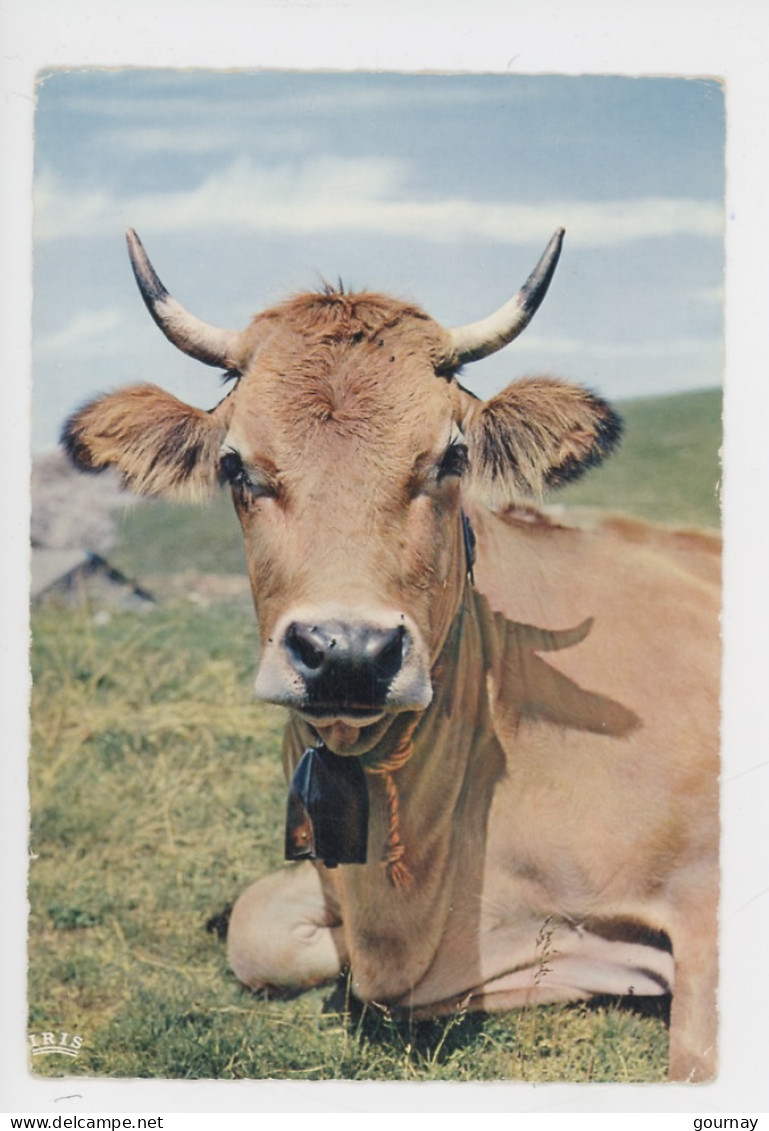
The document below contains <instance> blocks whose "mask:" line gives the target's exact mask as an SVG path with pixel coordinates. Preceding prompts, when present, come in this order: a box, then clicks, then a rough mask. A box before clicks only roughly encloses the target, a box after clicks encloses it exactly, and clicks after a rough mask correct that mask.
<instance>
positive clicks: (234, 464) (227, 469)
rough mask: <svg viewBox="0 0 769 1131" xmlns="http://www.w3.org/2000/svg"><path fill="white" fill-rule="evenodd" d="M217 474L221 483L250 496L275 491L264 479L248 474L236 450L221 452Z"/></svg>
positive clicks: (270, 493)
mask: <svg viewBox="0 0 769 1131" xmlns="http://www.w3.org/2000/svg"><path fill="white" fill-rule="evenodd" d="M219 475H220V478H221V481H222V482H223V483H229V484H230V486H231V487H234V488H235V489H236V490H238V491H242V492H243V493H244V494H247V495H250V496H252V497H264V496H266V495H273V494H274V493H275V491H274V487H273V486H272V484H271V483H269V482H268V481H267V480H266V479H265V480H262V479H258V478H254V477H253V476H252V475H250V474H249V472H248V469H247V468H246V466H245V464H244V463H243V460H242V459H241V457H240V455H239V454H238V453H237V452H236V451H229V452H225V453H224V454H223V456H222V457H221V459H220V460H219Z"/></svg>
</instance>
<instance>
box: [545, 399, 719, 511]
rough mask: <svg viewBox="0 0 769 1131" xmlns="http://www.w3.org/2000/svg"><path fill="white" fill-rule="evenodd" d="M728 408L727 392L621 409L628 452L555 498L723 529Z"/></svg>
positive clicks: (626, 405) (622, 449)
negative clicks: (724, 419)
mask: <svg viewBox="0 0 769 1131" xmlns="http://www.w3.org/2000/svg"><path fill="white" fill-rule="evenodd" d="M721 405H722V393H721V390H720V389H706V390H703V391H702V392H696V393H680V394H677V395H675V396H670V397H647V398H643V399H639V400H633V401H625V402H623V403H622V404H619V405H617V409H618V411H619V412H620V414H621V416H622V418H623V420H624V422H625V434H624V437H623V440H622V444H621V446H620V448H619V449H618V451H617V452H616V453H615V454H614V455H613V456H612V457H611V459H610V460H609V461H608V462H607V463H605V464H604V465H603V466H602V467H598V468H595V469H594V470H593V471H591V472H589V473H588V474H587V475H585V477H584V478H583V479H581V480H580V481H579V482H578V483H575V484H574V485H573V486H572V487H568V488H566V489H565V490H563V491H560V492H559V493H558V495H557V496H553V501H556V500H557V501H558V502H559V503H564V504H567V505H571V506H596V507H604V508H606V509H608V510H619V511H625V512H627V513H629V514H634V515H638V516H639V517H640V518H647V519H651V520H653V521H655V522H665V523H675V524H681V525H692V526H720V524H721V514H720V505H719V499H718V489H719V484H720V481H721V468H720V457H719V452H720V448H721V437H722V431H721Z"/></svg>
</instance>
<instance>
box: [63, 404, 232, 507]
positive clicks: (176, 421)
mask: <svg viewBox="0 0 769 1131" xmlns="http://www.w3.org/2000/svg"><path fill="white" fill-rule="evenodd" d="M226 404H227V398H225V400H224V401H222V402H221V403H220V404H219V405H217V407H216V408H215V409H214V410H213V411H212V412H204V411H203V410H202V409H198V408H193V407H191V406H190V405H187V404H184V402H183V401H180V400H177V398H176V397H173V396H171V394H170V393H166V392H164V390H163V389H159V388H158V387H157V386H155V385H134V386H131V387H130V388H127V389H120V390H119V391H118V392H116V393H110V394H109V395H107V396H104V397H99V398H98V399H97V400H95V401H91V402H90V403H89V404H87V405H85V407H84V408H81V409H80V410H79V411H78V412H76V413H74V415H73V416H71V417H70V419H69V420H68V421H67V422H66V424H65V425H64V428H63V429H62V434H61V442H62V444H63V446H64V448H65V450H66V452H67V454H68V455H69V457H70V459H71V460H72V462H73V463H74V464H75V466H76V467H78V468H79V469H80V470H81V471H103V470H104V469H105V468H107V467H115V468H117V470H118V471H119V472H120V473H121V475H122V476H123V482H124V484H125V486H126V487H129V488H130V489H131V490H132V491H136V492H137V493H138V494H141V495H155V496H159V497H163V498H167V499H188V500H192V501H195V500H199V499H201V498H203V497H204V496H205V495H207V494H210V493H211V492H212V491H213V490H214V489H215V488H216V487H217V486H218V478H217V476H218V464H219V449H220V447H221V444H222V441H223V440H224V437H225V435H226V431H227V417H228V415H229V412H228V410H226V409H225V408H224V406H225V405H226Z"/></svg>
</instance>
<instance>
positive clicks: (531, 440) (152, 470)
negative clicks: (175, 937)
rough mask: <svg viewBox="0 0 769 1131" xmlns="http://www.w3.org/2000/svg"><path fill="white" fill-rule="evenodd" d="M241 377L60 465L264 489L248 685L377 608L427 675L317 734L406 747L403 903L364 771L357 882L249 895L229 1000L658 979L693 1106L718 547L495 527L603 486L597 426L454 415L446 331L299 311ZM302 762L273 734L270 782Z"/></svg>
mask: <svg viewBox="0 0 769 1131" xmlns="http://www.w3.org/2000/svg"><path fill="white" fill-rule="evenodd" d="M240 352H241V355H242V357H243V372H242V376H241V377H240V380H239V382H238V384H237V386H236V387H235V388H234V389H233V390H232V391H231V392H230V394H229V395H228V397H227V398H226V399H225V400H224V401H223V402H222V403H221V404H220V405H219V406H218V407H217V408H216V409H215V410H214V411H213V412H212V413H208V414H207V413H203V412H201V411H200V410H198V409H193V408H189V407H187V406H185V405H183V404H181V403H180V402H179V401H177V400H175V399H174V398H171V397H169V396H168V395H167V394H165V393H162V392H161V391H160V390H157V389H152V388H150V387H147V386H142V387H139V388H136V389H129V390H124V391H122V392H118V393H115V394H113V395H111V396H108V397H106V398H103V399H101V400H100V401H97V402H95V403H94V404H92V405H90V406H87V407H86V408H85V409H83V410H81V411H80V412H79V413H77V414H76V415H75V416H74V417H73V419H72V420H71V421H70V422H69V425H68V426H67V429H66V433H65V441H66V443H67V445H68V447H69V449H70V451H71V453H72V454H73V457H74V458H75V459H76V461H77V462H79V463H80V464H81V466H84V467H87V468H91V469H99V468H100V467H103V466H106V465H108V464H113V465H115V466H117V467H118V468H119V469H120V471H121V472H122V474H123V476H124V478H125V480H126V482H127V483H128V484H129V485H130V486H132V487H134V488H135V489H137V490H142V491H145V492H147V493H151V494H165V495H168V496H169V497H174V496H180V495H184V494H194V493H195V492H205V491H207V490H210V489H211V488H212V487H213V486H214V484H215V483H216V482H217V481H218V478H219V466H220V460H219V452H220V449H221V451H222V452H223V453H227V452H231V453H237V457H238V459H239V460H240V461H241V462H242V466H243V468H244V469H245V470H246V471H247V472H248V473H249V475H250V477H251V478H250V480H249V482H252V483H253V482H258V483H261V484H264V483H267V484H269V488H270V489H269V492H268V493H266V494H265V493H264V492H255V491H253V490H250V489H247V488H246V487H244V486H243V485H242V484H241V482H240V480H237V481H236V482H235V486H234V488H233V494H234V497H235V503H236V506H237V509H238V513H239V516H240V520H241V524H242V526H243V531H244V538H245V544H246V553H247V559H248V564H249V571H250V575H251V580H252V588H253V592H254V599H255V603H256V608H257V614H258V619H259V625H260V632H261V635H262V639H263V642H264V645H265V647H264V653H263V658H262V669H264V668H267V669H269V668H270V665H273V667H274V668H275V672H278V675H279V663H280V655H279V652H280V648H279V644H280V631H279V630H280V627H281V624H282V623H284V622H285V619H286V617H290V616H293V615H296V614H294V612H293V610H295V609H302V610H309V613H308V615H312V611H313V610H315V609H320V610H326V609H328V608H330V607H333V608H334V609H335V610H341V612H340V613H339V615H340V616H341V615H343V614H344V611H345V610H355V613H356V615H360V611H361V610H362V609H363V610H371V615H372V616H378V615H380V613H381V611H382V610H385V611H387V610H395V611H399V615H401V616H407V617H408V618H409V624H411V625H413V626H414V627H413V633H412V638H413V639H412V643H413V647H414V649H416V648H417V647H420V648H423V650H424V653H425V656H426V657H427V661H426V662H428V663H429V667H430V669H431V671H432V702H431V703H430V705H429V706H428V707H427V708H426V709H424V710H422V709H420V710H419V711H414V710H407V709H403V710H394V711H393V713H392V714H391V715H388V716H386V717H384V718H383V719H382V721H381V722H380V723H378V724H377V725H376V726H371V727H368V728H365V727H364V728H362V729H361V730H360V733H359V732H358V730H357V729H356V728H354V727H351V726H349V725H348V724H346V723H345V724H343V725H341V724H340V725H337V726H335V727H329V729H328V733H326V734H325V735H324V737H325V738H326V740H327V742H328V743H329V744H331V745H332V746H333V745H334V743H336V744H337V747H338V750H337V752H338V753H342V754H347V755H350V756H355V755H359V756H360V757H361V758H362V759H363V762H364V765H368V766H369V767H371V768H372V769H375V768H376V767H377V766H380V767H381V766H382V765H383V764H387V762H388V758H390V757H391V756H392V755H393V753H394V752H395V751H396V750H397V749H399V747H400V746H401V745H402V743H403V740H404V735H406V734H407V733H409V732H413V743H412V745H411V747H410V749H409V755H410V756H409V757H408V759H407V760H406V761H405V764H403V765H402V766H401V767H400V768H399V769H397V771H396V772H394V774H393V775H392V776H391V778H392V780H391V781H390V786H392V782H393V781H394V782H395V787H396V788H397V791H398V801H399V804H398V819H399V828H398V830H397V835H398V839H399V844H400V845H401V846H402V848H403V852H404V864H405V865H407V867H408V872H409V875H410V878H411V881H412V882H411V884H410V885H409V886H401V887H396V886H393V884H392V883H391V882H390V880H389V879H388V871H387V869H385V868H383V867H382V866H381V862H380V861H379V860H378V859H377V856H378V853H379V852H380V850H381V847H382V845H383V844H387V843H388V837H389V843H390V844H392V837H391V835H390V830H389V823H390V822H391V819H392V812H393V808H392V796H389V797H388V780H387V779H388V775H382V774H377V773H374V772H371V773H369V775H368V779H369V790H370V797H371V825H370V835H369V854H370V859H369V863H368V864H366V865H365V866H354V865H353V866H343V867H340V868H338V869H335V870H329V869H326V868H325V867H324V866H322V865H317V866H311V865H309V864H302V865H299V866H296V867H291V868H288V869H286V870H285V872H283V873H279V874H277V875H276V876H271V877H269V878H267V879H266V880H262V881H260V882H259V883H257V884H256V885H254V886H253V887H252V888H250V889H249V890H248V891H247V892H246V893H244V895H243V896H242V897H241V899H240V900H239V902H238V904H237V905H236V907H235V910H234V912H233V917H232V922H231V927H230V939H229V949H230V958H231V962H232V965H233V968H234V969H235V971H236V973H237V974H238V976H239V977H240V978H241V979H242V980H243V981H244V982H246V983H247V984H249V985H265V984H279V985H292V986H303V985H312V984H315V983H317V982H319V981H322V980H325V979H328V978H331V977H334V976H335V975H336V974H337V973H338V971H339V970H340V968H341V967H342V965H343V964H345V963H347V962H349V963H350V965H351V969H352V977H353V985H354V987H355V989H356V992H358V993H359V994H360V995H361V997H363V998H366V999H374V1000H378V1001H382V1002H387V1003H390V1004H392V1005H403V1006H409V1007H413V1008H416V1009H418V1010H421V1011H428V1012H429V1011H433V1012H443V1011H445V1010H446V1009H448V1008H455V1007H457V1006H459V1005H462V1004H463V1003H468V1004H469V1005H470V1006H471V1007H477V1008H485V1009H489V1008H507V1007H509V1006H512V1005H517V1004H520V1003H522V1002H525V1001H540V1000H569V999H574V998H577V997H582V996H589V994H590V993H591V992H599V991H600V990H602V989H609V990H613V991H614V992H628V991H629V990H630V989H631V987H633V988H635V990H636V992H652V991H657V990H659V989H661V988H664V987H665V985H666V984H667V983H668V982H669V981H672V980H673V964H674V966H675V973H674V979H675V989H674V999H673V1001H674V1004H673V1019H672V1030H671V1063H670V1069H671V1075H672V1076H673V1077H674V1078H676V1079H706V1078H708V1077H709V1076H711V1075H712V1074H713V1072H714V1070H715V984H716V983H715V978H716V918H715V916H716V899H717V895H716V893H717V878H718V877H717V844H718V807H717V736H718V626H717V617H718V586H717V581H716V572H717V571H716V568H715V566H714V565H713V561H714V556H713V546H712V544H711V543H710V542H700V541H698V540H697V539H696V537H694V536H691V537H689V538H687V537H686V536H678V535H669V534H667V533H661V532H652V531H651V530H650V528H647V527H645V526H643V524H638V523H634V522H627V521H625V520H616V521H614V522H613V523H610V524H607V525H606V526H605V527H604V528H601V527H600V526H599V527H598V528H596V529H593V530H590V529H575V528H569V527H566V526H561V525H559V524H558V523H554V522H553V523H546V522H544V521H537V520H534V521H531V518H532V513H531V512H528V513H527V512H524V511H523V510H521V509H518V510H515V508H516V507H520V504H521V503H523V502H525V501H526V499H527V498H529V497H530V496H531V495H537V494H539V493H541V492H542V491H544V490H545V489H546V488H547V487H548V486H553V485H558V484H559V483H560V482H562V481H564V480H565V479H567V478H570V477H573V476H575V475H576V474H578V473H579V472H580V471H581V470H583V469H584V468H585V467H586V466H589V465H590V464H592V463H595V462H598V461H599V460H600V459H601V458H602V457H603V456H604V455H605V454H606V452H607V451H608V450H609V449H610V447H611V445H612V443H613V442H614V441H615V440H616V436H617V431H618V429H617V422H616V419H615V418H614V416H613V415H612V414H611V412H610V410H609V409H608V408H607V406H606V405H604V404H603V402H601V401H600V400H598V399H597V398H595V397H593V396H592V395H590V394H588V393H586V392H584V391H583V390H579V389H576V388H574V387H572V386H570V385H568V384H566V383H564V382H556V381H549V380H544V379H529V380H528V381H524V382H518V383H516V384H513V385H511V386H509V387H508V389H506V390H504V391H503V392H502V393H500V394H499V395H498V396H496V397H494V398H493V399H492V400H491V401H490V402H488V403H487V404H484V403H483V402H481V401H478V400H476V399H474V398H473V397H471V396H470V395H469V394H468V393H467V392H466V391H465V390H464V389H463V388H462V387H461V386H460V385H459V384H458V382H457V381H456V379H455V376H454V375H452V374H451V373H445V372H442V371H441V358H443V357H445V356H446V352H447V351H446V332H445V331H444V330H442V328H441V327H439V326H438V325H436V324H435V323H434V322H432V321H431V320H430V319H429V318H427V317H426V316H425V315H424V314H423V313H422V312H421V311H418V310H416V309H415V308H414V307H411V306H407V305H404V304H400V303H396V302H394V301H392V300H389V299H385V298H383V297H382V296H378V295H342V294H337V293H331V292H329V293H325V294H322V295H316V296H301V297H298V298H296V299H292V300H290V301H289V302H288V303H286V304H284V305H283V306H281V307H277V308H275V309H274V310H272V311H269V312H267V313H266V314H263V315H260V316H258V317H257V318H256V319H255V320H254V322H253V323H252V324H251V326H250V327H249V328H248V330H247V331H245V332H244V334H243V336H242V340H241V350H240ZM460 429H461V431H462V433H463V435H464V437H465V439H466V443H467V445H468V448H469V451H470V460H471V466H470V471H469V473H468V474H467V475H466V476H465V478H464V480H462V482H461V483H460V481H459V480H458V479H457V478H456V476H454V475H449V476H446V477H445V478H442V477H441V476H440V475H439V474H438V472H437V469H439V468H440V466H441V463H440V461H441V457H442V453H444V452H445V450H446V447H447V445H448V444H449V441H450V440H451V438H452V436H454V435H456V434H457V433H458V430H460ZM175 451H176V453H177V456H178V458H176V459H175V458H174V452H175ZM460 505H463V506H464V507H465V509H466V510H467V511H468V512H469V513H470V516H471V518H472V521H473V524H474V527H475V530H476V534H477V538H478V562H477V566H476V577H477V589H472V588H470V587H469V586H468V583H467V581H466V563H465V559H464V549H463V540H462V529H461V522H460ZM519 515H523V516H524V517H525V518H527V519H528V521H521V520H519V517H517V516H519ZM577 626H580V627H579V628H577ZM566 630H569V631H566ZM275 672H273V676H274V678H278V676H275ZM315 737H316V735H315V732H314V729H313V728H311V727H310V726H309V725H308V723H307V722H305V721H303V718H302V717H301V716H300V715H298V714H295V713H292V714H291V716H290V720H289V724H288V728H287V732H286V739H285V746H284V759H285V764H286V769H287V772H290V771H291V769H292V768H293V766H294V765H295V764H296V761H297V759H298V757H299V756H300V754H301V751H302V750H303V749H304V747H305V746H306V745H308V744H309V743H311V742H312V741H314V739H315ZM629 922H630V923H633V924H635V925H636V926H635V927H634V928H633V930H634V931H635V930H640V931H641V936H643V930H644V929H646V930H648V931H651V932H657V935H659V933H660V932H664V933H665V934H666V935H667V936H668V937H669V938H670V940H671V941H672V947H673V956H674V957H673V959H671V958H670V956H669V955H668V954H666V953H665V951H664V949H663V950H660V949H659V948H657V949H654V948H652V947H651V946H649V945H645V943H644V941H643V938H644V937H645V936H643V937H641V941H639V939H638V938H636V937H635V936H634V937H632V938H630V937H626V936H627V929H626V926H627V924H628V923H629ZM600 924H603V925H604V926H603V927H600V929H599V925H600ZM622 924H625V927H623V926H622ZM639 925H640V926H639ZM623 931H624V935H623ZM618 932H619V934H620V935H623V938H622V939H621V940H620V939H618V938H616V937H614V938H612V935H614V936H616V935H617V933H618ZM631 933H632V932H631ZM544 938H547V939H548V940H549V943H548V945H551V953H550V955H549V957H548V958H547V961H545V959H544V958H543V955H542V940H543V939H544ZM647 941H648V940H647ZM644 964H646V966H644ZM546 966H547V967H548V969H547V970H546V969H545V967H546ZM647 967H648V968H647ZM623 971H626V973H623ZM639 986H640V987H641V989H640V990H639V989H638V987H639Z"/></svg>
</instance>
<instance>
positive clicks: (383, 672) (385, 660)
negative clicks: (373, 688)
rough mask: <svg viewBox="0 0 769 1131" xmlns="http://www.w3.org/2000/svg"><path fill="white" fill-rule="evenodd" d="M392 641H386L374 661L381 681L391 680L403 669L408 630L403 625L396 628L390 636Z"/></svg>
mask: <svg viewBox="0 0 769 1131" xmlns="http://www.w3.org/2000/svg"><path fill="white" fill-rule="evenodd" d="M388 635H389V637H390V639H389V640H387V641H385V643H384V646H383V647H382V648H381V649H380V652H379V654H378V656H377V657H376V659H375V661H374V666H375V667H376V672H377V675H378V676H379V678H380V679H385V680H391V679H393V678H394V677H395V676H396V675H397V674H398V672H399V671H400V669H401V665H402V664H403V638H404V636H405V635H406V630H405V629H404V627H403V625H399V626H398V628H394V629H393V630H392V632H390V633H389V634H388Z"/></svg>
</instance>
